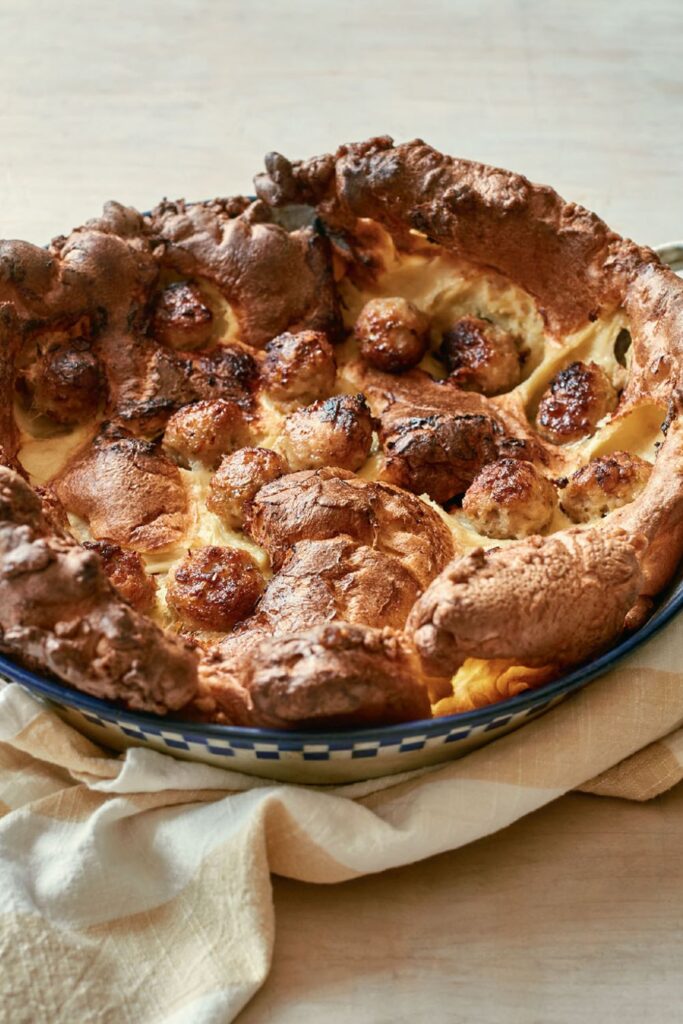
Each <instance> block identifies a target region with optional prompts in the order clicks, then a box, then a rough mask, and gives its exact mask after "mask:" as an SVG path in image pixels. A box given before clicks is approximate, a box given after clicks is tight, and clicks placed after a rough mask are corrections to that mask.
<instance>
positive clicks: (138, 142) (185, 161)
mask: <svg viewBox="0 0 683 1024" xmlns="http://www.w3.org/2000/svg"><path fill="white" fill-rule="evenodd" d="M682 46H683V5H682V4H681V0H650V2H648V3H647V4H645V3H637V2H635V0H622V2H621V3H620V4H617V3H614V2H611V0H598V2H595V0H593V2H590V0H573V2H572V3H571V4H569V3H559V2H552V0H480V2H473V0H469V2H461V0H451V2H448V0H442V2H437V0H421V2H420V3H418V4H411V3H408V2H405V0H404V2H400V0H393V2H387V0H380V2H375V3H372V2H369V0H346V2H345V3H333V2H328V3H324V2H321V0H289V2H287V3H284V2H280V3H278V2H277V0H252V2H250V3H248V4H246V3H232V2H226V0H194V2H193V0H164V2H163V3H162V2H160V0H139V2H137V3H129V2H126V0H116V2H115V0H99V2H98V3H96V4H86V3H84V2H78V0H61V2H60V3H59V4H57V3H55V2H50V0H24V2H23V3H21V4H17V3H13V2H11V0H0V95H1V96H2V99H3V102H2V103H1V104H0V142H1V145H2V156H1V160H0V200H1V201H0V236H4V237H23V238H27V239H29V240H31V241H34V242H43V241H45V240H47V239H48V238H49V237H51V236H52V235H54V234H58V233H61V232H63V231H65V230H67V229H69V228H70V227H72V226H73V225H75V224H78V223H80V222H82V221H83V220H84V219H86V218H87V217H89V216H92V215H93V214H95V213H97V212H98V211H99V208H100V207H101V204H102V202H103V201H104V200H106V199H108V198H111V197H115V198H117V199H119V200H121V201H123V202H126V203H132V204H134V205H136V206H138V207H140V208H143V209H144V208H147V207H149V206H150V205H152V204H153V203H154V202H156V200H157V199H159V198H160V197H161V196H162V195H168V196H170V197H176V196H180V195H186V196H188V197H194V198H203V197H208V196H213V195H219V194H226V193H230V192H237V191H244V190H245V189H249V185H250V180H251V176H252V175H253V174H254V173H255V171H257V170H258V169H259V168H260V165H261V160H262V156H263V153H264V152H265V151H267V150H270V149H277V150H280V151H282V152H284V153H285V154H286V155H288V156H290V157H296V156H308V155H311V154H313V153H316V152H324V151H327V150H329V149H330V148H334V147H335V146H336V145H337V144H338V143H340V142H345V141H350V140H353V139H361V138H364V137H366V136H368V135H372V134H378V133H387V132H388V133H390V134H392V135H393V136H394V137H395V138H397V139H402V140H405V139H409V138H414V137H416V136H420V137H422V138H425V139H426V140H427V141H429V142H431V143H433V144H434V145H436V146H437V147H439V148H442V149H444V150H446V151H447V152H452V153H454V154H458V155H461V156H468V157H473V158H476V159H480V160H483V161H486V162H490V163H496V164H499V165H501V166H507V167H511V168H513V169H515V170H518V171H522V172H524V173H525V174H527V175H528V176H529V177H531V178H532V179H535V180H538V181H546V182H549V183H551V184H553V185H554V186H555V187H556V188H557V189H558V190H559V191H560V192H561V193H562V194H564V195H565V196H567V197H569V198H571V199H574V200H577V201H579V202H581V203H583V204H584V205H587V206H589V207H591V208H592V209H595V210H596V211H597V212H598V213H600V214H601V215H602V216H604V217H605V219H606V220H607V221H608V223H610V224H611V226H612V227H614V228H616V229H617V230H619V231H621V232H622V233H625V234H628V235H630V236H632V237H634V238H635V239H636V240H637V241H639V242H645V243H650V244H656V243H658V242H662V241H665V240H669V239H671V238H675V237H679V238H680V237H683V130H682V128H681V122H682V121H683V60H682V59H681V52H682ZM682 895H683V791H681V789H680V788H679V789H678V790H677V791H674V792H672V793H670V794H668V795H666V796H664V797H662V798H660V799H658V800H655V801H653V802H651V803H650V804H646V805H633V804H627V803H624V802H619V801H613V800H601V799H599V798H594V797H585V796H569V797H566V798H565V799H563V800H561V801H558V802H557V803H556V804H554V805H553V806H551V807H549V808H546V809H545V810H543V811H540V812H538V813H537V814H535V815H533V816H531V817H530V818H528V819H526V820H524V821H521V822H518V823H517V824H516V825H514V826H513V827H512V828H510V829H508V830H507V831H505V832H503V833H500V834H498V835H496V836H492V837H490V838H488V839H486V840H482V841H481V842H479V843H476V844H475V845H473V846H471V847H469V848H467V849H464V850H461V851H456V852H454V853H451V854H445V855H443V856H440V857H437V858H435V859H432V860H430V861H427V862H425V863H422V864H417V865H414V866H412V867H408V868H405V869H402V870H397V871H392V872H388V873H386V874H384V875H382V876H379V877H372V878H367V879H361V880H360V881H356V882H351V883H348V884H346V885H341V886H336V887H331V888H320V887H314V886H306V885H302V884H297V883H293V882H289V881H281V880H276V881H275V901H276V906H277V927H278V931H277V940H276V948H275V960H274V966H273V971H272V975H271V977H270V978H269V979H268V981H267V982H266V985H265V986H264V988H263V989H262V991H261V992H260V993H259V995H258V996H257V997H256V998H255V1000H254V1001H253V1002H252V1004H251V1005H250V1006H249V1007H248V1008H247V1009H246V1010H245V1011H244V1013H243V1014H242V1017H241V1018H240V1021H241V1022H243V1024H257V1022H259V1024H260V1022H270V1021H273V1022H278V1024H280V1022H282V1024H286V1022H289V1021H292V1022H294V1021H296V1022H297V1024H307V1022H309V1021H310V1022H318V1021H319V1020H320V1019H324V1020H325V1021H326V1024H336V1022H340V1024H341V1022H346V1021H351V1020H353V1021H357V1022H361V1024H364V1022H371V1024H375V1022H384V1021H387V1022H388V1021H391V1022H402V1021H406V1022H408V1021H411V1022H413V1021H424V1020H433V1021H435V1022H440V1021H447V1022H454V1024H455V1022H463V1024H465V1022H468V1024H469V1022H477V1024H500V1022H505V1024H508V1022H511V1024H512V1022H519V1024H535V1022H538V1024H555V1022H557V1024H560V1022H561V1024H570V1022H574V1021H580V1020H586V1021H594V1020H595V1021H600V1022H601V1024H612V1022H614V1024H631V1022H633V1024H641V1022H643V1021H645V1020H647V1021H648V1022H650V1024H660V1022H668V1021H672V1022H673V1021H678V1020H680V1019H681V1013H682V1011H681V1001H682V997H683V982H682V981H681V971H680V964H681V957H682V954H683V926H682V923H681V897H682Z"/></svg>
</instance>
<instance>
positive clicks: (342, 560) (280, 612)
mask: <svg viewBox="0 0 683 1024" xmlns="http://www.w3.org/2000/svg"><path fill="white" fill-rule="evenodd" d="M421 592H422V588H421V587H420V585H419V583H418V581H417V579H416V578H415V576H414V575H413V574H412V572H411V571H410V569H409V568H407V566H406V565H404V563H403V561H402V560H401V559H400V558H398V557H397V556H396V555H390V554H385V553H384V552H383V551H377V550H376V549H375V548H372V547H367V546H366V545H364V544H356V543H355V542H354V541H352V540H351V539H350V538H348V537H335V538H333V539H331V540H302V541H299V543H298V544H295V545H294V547H293V548H292V549H291V551H290V553H289V555H288V556H287V558H286V560H285V562H284V564H283V566H282V568H281V569H280V571H279V572H278V573H277V575H276V576H274V577H273V579H272V580H271V581H270V583H269V584H268V588H267V590H266V592H265V594H264V596H263V600H262V601H261V603H260V604H259V611H258V622H259V625H265V624H266V623H268V625H269V626H270V628H271V629H273V630H275V631H277V632H279V633H282V632H289V631H290V630H291V631H292V632H298V631H299V630H302V629H307V628H308V627H309V626H312V625H314V624H316V623H318V622H332V621H334V620H335V619H341V620H343V621H344V622H350V623H355V624H358V625H366V626H377V627H382V626H392V627H394V628H395V629H402V628H403V626H405V623H406V619H407V618H408V615H409V614H410V610H411V608H412V607H413V604H414V603H415V600H416V599H417V597H418V596H419V595H420V594H421Z"/></svg>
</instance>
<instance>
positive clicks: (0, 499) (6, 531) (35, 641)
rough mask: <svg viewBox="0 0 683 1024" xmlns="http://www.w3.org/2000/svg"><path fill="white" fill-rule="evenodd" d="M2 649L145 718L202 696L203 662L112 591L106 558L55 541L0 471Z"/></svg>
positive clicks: (27, 493) (38, 512)
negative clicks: (198, 693)
mask: <svg viewBox="0 0 683 1024" xmlns="http://www.w3.org/2000/svg"><path fill="white" fill-rule="evenodd" d="M0 607H1V608H2V626H1V628H0V650H2V651H4V652H5V653H7V654H11V655H13V656H17V657H20V658H21V659H22V660H23V661H24V662H26V663H28V664H29V665H31V666H32V667H36V668H47V669H48V670H50V671H51V672H54V673H55V674H56V675H58V676H59V677H60V678H61V679H64V680H65V681H66V682H68V683H71V685H72V686H76V687H78V689H80V690H85V692H86V693H92V694H94V695H95V696H97V697H103V698H105V699H106V700H122V701H124V702H125V703H126V704H127V705H128V706H129V707H131V708H137V709H139V710H142V711H157V712H164V711H166V710H167V709H168V708H179V707H182V705H183V704H185V703H187V701H188V700H189V699H190V698H191V697H192V696H193V695H194V692H195V689H196V678H197V668H196V663H197V659H196V657H195V655H194V654H193V653H192V652H191V651H189V650H188V649H186V648H185V647H184V646H183V645H182V644H181V643H179V642H178V641H177V640H175V639H174V638H173V637H169V636H165V635H164V634H163V633H162V632H161V630H159V629H158V628H157V627H156V626H155V625H154V624H153V623H152V622H150V620H149V619H147V618H145V617H144V616H142V615H139V614H138V613H137V612H135V611H133V609H132V608H129V607H128V605H127V604H125V602H124V601H123V600H122V599H121V598H120V597H119V596H118V595H117V594H116V592H115V591H114V589H113V588H112V586H111V585H110V583H109V581H108V580H107V577H106V575H105V573H104V570H103V568H102V564H101V561H100V559H99V558H98V556H97V555H96V554H95V553H94V552H92V551H86V550H84V548H82V547H81V546H80V545H78V544H76V543H75V542H74V541H73V540H71V539H68V538H66V537H57V536H56V535H55V534H53V533H51V532H50V527H49V524H48V522H47V521H46V520H45V518H44V516H43V514H42V509H41V506H40V501H39V499H38V497H37V496H36V495H35V494H34V493H33V492H32V491H31V489H30V487H29V486H28V484H27V483H26V482H25V481H24V480H22V478H21V477H20V476H19V475H18V474H17V473H14V472H13V471H12V470H9V469H5V468H4V467H0Z"/></svg>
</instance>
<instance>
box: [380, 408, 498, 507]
mask: <svg viewBox="0 0 683 1024" xmlns="http://www.w3.org/2000/svg"><path fill="white" fill-rule="evenodd" d="M380 436H381V440H382V446H383V448H384V453H385V464H384V469H383V470H382V479H383V480H387V481H389V483H393V484H396V485H397V486H398V487H404V488H405V489H406V490H407V491H412V492H413V493H414V494H428V495H429V497H430V498H433V499H434V501H438V502H441V503H443V502H446V501H449V500H450V499H451V498H454V497H455V496H456V495H458V494H462V493H463V492H464V491H465V490H467V488H468V487H469V485H470V484H471V483H472V481H473V480H474V478H475V476H476V475H477V473H478V472H479V470H480V469H481V468H482V466H484V465H486V463H487V462H491V461H492V460H493V459H495V458H496V447H495V425H494V423H493V420H491V419H489V417H488V416H455V415H451V414H449V413H444V414H442V415H434V416H422V417H413V418H411V419H407V420H400V421H398V422H397V423H394V424H392V426H391V429H390V430H389V431H387V432H382V434H381V435H380Z"/></svg>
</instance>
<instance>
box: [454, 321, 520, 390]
mask: <svg viewBox="0 0 683 1024" xmlns="http://www.w3.org/2000/svg"><path fill="white" fill-rule="evenodd" d="M439 358H440V359H441V360H442V362H443V363H444V365H445V366H446V369H447V370H448V373H449V380H450V381H452V382H453V383H454V384H457V385H458V387H460V388H462V389H463V390H464V391H478V392H479V393H480V394H482V395H500V394H502V393H503V392H504V391H511V390H512V388H514V387H516V386H517V384H519V381H520V375H521V364H520V358H519V352H518V351H517V346H516V345H515V342H514V338H513V337H512V335H511V334H508V332H507V331H504V330H502V328H500V327H496V326H495V324H492V323H490V322H489V321H488V320H481V319H480V318H479V317H476V316H464V317H463V318H462V319H461V320H458V322H457V323H455V324H453V326H452V327H449V328H448V330H446V331H444V333H443V337H442V339H441V347H440V348H439Z"/></svg>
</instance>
